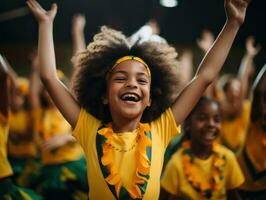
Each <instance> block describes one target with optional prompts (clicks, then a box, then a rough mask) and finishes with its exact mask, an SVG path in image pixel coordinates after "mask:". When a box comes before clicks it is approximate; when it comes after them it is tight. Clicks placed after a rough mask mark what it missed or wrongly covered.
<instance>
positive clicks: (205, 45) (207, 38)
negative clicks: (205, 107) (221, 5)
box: [197, 30, 216, 97]
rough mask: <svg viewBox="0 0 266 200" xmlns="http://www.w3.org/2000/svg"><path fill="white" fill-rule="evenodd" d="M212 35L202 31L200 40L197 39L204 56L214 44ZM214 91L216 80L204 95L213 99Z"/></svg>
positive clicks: (209, 32)
mask: <svg viewBox="0 0 266 200" xmlns="http://www.w3.org/2000/svg"><path fill="white" fill-rule="evenodd" d="M214 39H215V38H214V35H213V33H212V32H211V31H209V30H203V31H202V34H201V38H198V39H197V45H198V47H199V48H200V49H201V50H202V52H203V53H204V54H206V53H207V52H208V50H209V49H210V48H211V46H212V45H213V42H214ZM215 91H216V80H214V81H213V82H212V83H211V84H210V85H209V86H208V88H207V89H206V90H205V92H204V95H205V96H208V97H214V95H215Z"/></svg>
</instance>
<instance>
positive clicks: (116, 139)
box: [27, 0, 248, 199]
mask: <svg viewBox="0 0 266 200" xmlns="http://www.w3.org/2000/svg"><path fill="white" fill-rule="evenodd" d="M27 5H28V6H29V8H30V10H31V11H32V13H33V15H34V16H35V17H36V19H37V21H38V23H39V44H38V54H39V55H38V56H39V59H40V75H41V79H42V81H43V83H44V85H45V87H46V88H47V90H48V92H49V94H50V96H51V97H52V99H53V101H54V102H55V104H56V106H57V107H58V108H59V110H60V111H61V113H62V114H63V115H64V117H65V118H66V119H67V121H68V122H69V123H70V124H71V125H72V127H73V128H74V136H75V137H76V138H77V140H78V141H79V143H80V144H81V146H82V147H83V149H84V152H85V155H86V160H87V165H88V180H89V188H90V192H89V199H158V198H159V190H160V174H161V168H162V163H163V153H164V150H165V148H166V146H167V144H168V143H169V141H170V140H171V138H172V137H173V136H174V135H175V134H177V133H179V124H180V123H182V121H183V120H184V119H185V118H186V116H187V115H188V114H189V112H190V111H191V110H192V108H193V107H194V105H195V104H196V103H197V101H198V99H199V98H200V97H201V95H202V94H203V92H204V90H205V89H206V88H207V86H208V85H209V84H210V83H211V82H212V81H213V80H214V79H215V78H216V76H217V75H218V73H219V71H220V69H221V68H222V65H223V63H224V61H225V59H226V57H227V54H228V52H229V50H230V48H231V46H232V43H233V41H234V38H235V36H236V34H237V32H238V30H239V28H240V26H241V24H242V23H243V22H244V18H245V13H246V8H247V5H248V1H247V0H225V8H226V14H227V20H226V23H225V25H224V28H223V29H222V31H221V33H220V34H219V36H218V38H217V40H216V41H215V42H214V45H213V47H212V48H211V49H210V50H209V51H208V53H207V54H206V56H205V58H204V59H203V61H202V62H201V64H200V66H199V68H198V70H197V72H196V75H195V77H194V78H193V79H192V81H191V82H190V83H189V84H188V85H187V86H186V87H185V88H184V89H183V90H182V91H181V92H180V94H179V95H177V90H176V88H177V86H178V84H177V80H178V76H177V74H176V73H175V72H176V67H177V63H178V62H177V59H176V57H177V53H176V51H175V49H174V48H173V47H171V46H169V45H168V44H163V43H158V42H150V41H147V42H143V43H141V44H135V45H134V46H130V45H129V43H128V40H127V39H126V37H125V36H124V35H123V34H122V33H121V32H118V31H115V30H112V29H109V28H106V27H103V28H101V32H100V33H99V34H97V35H95V37H94V40H93V42H91V43H90V44H89V45H88V47H87V50H85V51H84V52H82V53H80V54H78V55H77V58H76V59H75V61H76V72H75V74H74V79H73V91H74V92H75V97H74V96H73V94H71V93H70V92H69V90H67V88H66V87H64V85H63V84H62V83H61V82H60V81H59V79H58V77H57V75H56V61H55V55H54V44H53V20H54V17H55V15H56V11H57V7H56V5H53V6H52V8H51V10H49V11H46V10H44V9H43V8H42V7H41V6H40V5H39V4H38V3H37V2H36V1H35V0H29V1H27Z"/></svg>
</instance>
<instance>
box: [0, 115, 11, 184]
mask: <svg viewBox="0 0 266 200" xmlns="http://www.w3.org/2000/svg"><path fill="white" fill-rule="evenodd" d="M7 138H8V121H7V119H6V118H5V117H4V116H3V115H2V113H0V179H1V178H5V177H8V176H10V175H12V174H13V172H12V169H11V166H10V164H9V162H8V160H7V149H6V148H7V147H6V145H7Z"/></svg>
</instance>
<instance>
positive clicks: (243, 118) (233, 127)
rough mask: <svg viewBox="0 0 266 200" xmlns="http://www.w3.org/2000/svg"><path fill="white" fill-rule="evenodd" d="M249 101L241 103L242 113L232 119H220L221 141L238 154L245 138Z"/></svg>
mask: <svg viewBox="0 0 266 200" xmlns="http://www.w3.org/2000/svg"><path fill="white" fill-rule="evenodd" d="M250 107H251V104H250V101H248V100H246V101H245V102H244V103H243V110H242V114H241V115H240V116H239V117H237V118H236V119H233V120H227V119H224V120H222V126H221V143H222V144H224V145H225V146H226V147H228V148H229V149H231V150H232V151H233V152H235V153H236V154H239V153H240V152H241V150H242V149H243V146H244V144H245V140H246V133H247V128H248V123H249V115H250Z"/></svg>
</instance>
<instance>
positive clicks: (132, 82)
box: [126, 78, 138, 88]
mask: <svg viewBox="0 0 266 200" xmlns="http://www.w3.org/2000/svg"><path fill="white" fill-rule="evenodd" d="M126 87H127V88H137V87H138V85H137V80H136V79H135V78H129V79H128V80H127V82H126Z"/></svg>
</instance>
